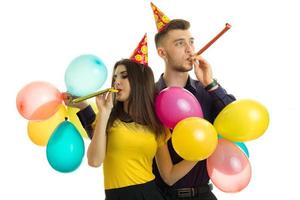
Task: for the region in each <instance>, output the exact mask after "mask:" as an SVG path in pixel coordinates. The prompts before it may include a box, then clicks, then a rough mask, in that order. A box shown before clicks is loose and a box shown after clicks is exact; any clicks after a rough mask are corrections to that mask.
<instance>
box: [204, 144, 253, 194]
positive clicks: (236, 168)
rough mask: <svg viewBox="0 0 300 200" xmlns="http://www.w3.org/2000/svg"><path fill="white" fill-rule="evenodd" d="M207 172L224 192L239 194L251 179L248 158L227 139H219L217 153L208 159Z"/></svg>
mask: <svg viewBox="0 0 300 200" xmlns="http://www.w3.org/2000/svg"><path fill="white" fill-rule="evenodd" d="M207 171H208V174H209V176H210V178H211V181H212V182H213V183H214V185H215V186H216V187H217V188H219V189H220V190H222V191H223V192H239V191H241V190H242V189H244V188H245V187H246V186H247V185H248V184H249V182H250V179H251V165H250V162H249V160H248V158H247V156H246V155H245V154H244V153H243V152H242V151H241V150H240V149H239V148H238V147H237V146H236V145H235V144H234V143H232V142H230V141H228V140H225V139H219V143H218V146H217V148H216V150H215V152H214V153H213V154H212V155H211V156H210V157H209V158H208V159H207Z"/></svg>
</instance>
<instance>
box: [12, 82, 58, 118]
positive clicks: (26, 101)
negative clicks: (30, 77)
mask: <svg viewBox="0 0 300 200" xmlns="http://www.w3.org/2000/svg"><path fill="white" fill-rule="evenodd" d="M61 103H62V95H61V93H60V92H59V90H58V89H56V88H55V87H54V86H53V85H51V84H50V83H46V82H42V81H36V82H31V83H29V84H27V85H26V86H24V87H23V88H22V89H21V90H20V91H19V93H18V95H17V99H16V104H17V109H18V111H19V113H20V114H21V115H22V116H23V117H24V118H26V119H28V120H45V119H47V118H49V117H51V116H52V115H53V114H54V113H55V112H56V111H57V110H58V108H59V107H58V106H59V105H60V104H61Z"/></svg>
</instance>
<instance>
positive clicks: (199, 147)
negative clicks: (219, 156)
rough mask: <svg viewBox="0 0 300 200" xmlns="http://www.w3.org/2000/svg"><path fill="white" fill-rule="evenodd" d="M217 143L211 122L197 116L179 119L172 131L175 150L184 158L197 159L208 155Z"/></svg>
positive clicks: (216, 135) (216, 136) (202, 158)
mask: <svg viewBox="0 0 300 200" xmlns="http://www.w3.org/2000/svg"><path fill="white" fill-rule="evenodd" d="M217 143H218V134H217V131H216V130H215V128H214V127H213V125H212V124H211V123H209V122H208V121H206V120H205V119H202V118H199V117H189V118H186V119H184V120H181V121H180V122H179V123H178V124H177V125H176V126H175V128H174V130H173V133H172V144H173V147H174V149H175V151H176V152H177V153H178V155H180V156H181V157H182V158H184V159H185V160H191V161H198V160H204V159H206V158H207V157H209V156H210V155H211V154H212V153H213V152H214V150H215V148H216V146H217Z"/></svg>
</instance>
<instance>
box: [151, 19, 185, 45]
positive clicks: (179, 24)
mask: <svg viewBox="0 0 300 200" xmlns="http://www.w3.org/2000/svg"><path fill="white" fill-rule="evenodd" d="M189 28H190V22H188V21H186V20H184V19H173V20H171V21H170V22H169V23H168V24H167V25H166V27H165V28H164V29H163V30H161V31H160V32H158V33H156V34H155V45H156V47H158V46H159V44H160V43H161V41H162V40H163V39H164V38H165V36H166V35H167V34H168V32H169V31H171V30H178V29H179V30H188V29H189Z"/></svg>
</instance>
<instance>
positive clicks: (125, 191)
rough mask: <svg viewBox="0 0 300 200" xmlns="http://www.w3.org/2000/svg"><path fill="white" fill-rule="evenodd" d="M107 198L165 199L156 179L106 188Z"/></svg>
mask: <svg viewBox="0 0 300 200" xmlns="http://www.w3.org/2000/svg"><path fill="white" fill-rule="evenodd" d="M105 196H106V198H105V200H165V198H164V197H163V195H162V194H161V193H160V191H159V189H158V188H157V186H156V184H155V183H154V181H150V182H148V183H144V184H139V185H132V186H128V187H123V188H116V189H109V190H105Z"/></svg>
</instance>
